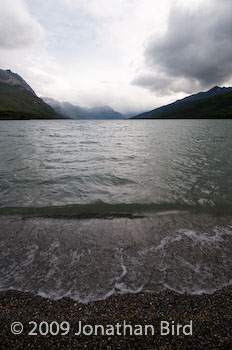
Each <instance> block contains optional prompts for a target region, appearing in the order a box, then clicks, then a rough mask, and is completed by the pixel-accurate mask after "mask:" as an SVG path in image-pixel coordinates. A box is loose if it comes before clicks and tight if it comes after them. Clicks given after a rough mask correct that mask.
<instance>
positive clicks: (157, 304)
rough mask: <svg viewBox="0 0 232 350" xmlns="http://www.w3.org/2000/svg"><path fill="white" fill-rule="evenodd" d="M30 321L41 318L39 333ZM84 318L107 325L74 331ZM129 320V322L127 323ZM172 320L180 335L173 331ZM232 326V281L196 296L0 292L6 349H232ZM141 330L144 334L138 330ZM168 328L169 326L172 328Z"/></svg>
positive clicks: (1, 345)
mask: <svg viewBox="0 0 232 350" xmlns="http://www.w3.org/2000/svg"><path fill="white" fill-rule="evenodd" d="M30 321H34V322H36V323H37V327H36V329H35V330H34V332H33V333H37V335H28V333H29V332H30V331H32V329H33V328H34V326H35V324H29V322H30ZM42 321H45V322H47V323H48V327H49V330H48V334H46V335H39V332H40V330H39V325H40V323H41V322H42ZM52 321H56V322H57V324H58V325H59V326H60V329H58V328H57V324H53V326H52V328H51V322H52ZM64 321H66V322H68V323H69V324H70V331H69V332H68V334H66V335H61V333H62V332H63V333H65V330H63V331H62V329H61V328H62V327H63V328H64V329H66V327H67V323H64V324H62V325H61V323H62V322H64ZM161 321H166V322H168V323H169V326H170V327H169V330H170V333H169V334H168V335H161ZM191 321H192V335H191V334H189V335H186V334H184V332H183V328H180V330H179V333H180V334H179V335H177V334H176V333H177V327H176V326H177V324H181V325H182V326H185V325H189V326H188V327H187V328H184V330H185V333H190V331H191V327H190V322H191ZM12 322H20V323H21V324H22V325H23V331H22V333H21V334H18V335H14V334H12V332H11V323H12ZM79 322H81V325H82V327H84V326H85V325H92V330H93V332H94V331H95V325H102V328H98V329H97V332H98V333H97V335H94V334H91V335H87V334H83V328H81V329H82V333H81V334H80V335H75V333H76V332H78V331H79V326H80V323H79ZM117 324H118V326H117V327H118V328H117V327H116V325H117ZM107 325H108V326H107ZM109 325H111V326H109ZM125 325H127V326H128V327H127V328H125ZM129 325H131V327H129ZM136 325H137V326H136ZM138 325H140V327H138ZM145 325H153V330H154V334H152V328H151V327H150V328H149V327H147V335H145V333H144V332H145ZM165 325H167V323H165ZM172 326H173V329H174V333H175V335H172V334H171V333H172ZM46 327H47V326H46V324H42V325H41V330H42V332H43V333H44V334H45V333H46V332H47V330H46ZM50 329H52V332H53V333H56V332H57V331H59V334H58V335H51V334H50ZM113 329H114V335H113V334H112V332H113ZM231 329H232V287H226V288H223V289H221V290H220V291H217V292H215V293H214V294H212V295H208V294H202V295H194V296H193V295H187V294H177V293H175V292H172V291H163V292H160V293H158V294H151V293H140V294H127V295H114V296H111V297H109V298H108V299H106V300H102V301H95V302H90V303H88V304H80V303H78V302H77V301H74V300H72V299H70V298H63V299H60V300H58V301H53V300H49V299H45V298H42V297H39V296H34V295H32V294H29V293H24V292H17V291H6V292H0V349H1V350H17V349H20V350H25V349H42V350H53V349H54V350H58V349H62V350H63V349H106V350H109V349H131V350H135V349H141V350H143V349H147V350H149V349H154V350H155V349H157V350H158V349H160V350H166V349H168V350H173V349H176V350H185V349H189V350H190V349H191V350H194V349H196V350H200V349H204V350H207V349H208V350H219V349H228V350H229V349H232V332H231ZM84 330H85V332H86V333H90V332H91V327H90V326H87V327H85V328H84ZM14 331H16V332H19V331H20V326H18V325H16V326H15V328H14ZM102 332H105V335H102ZM107 332H108V333H107ZM136 332H137V333H136ZM140 332H142V335H139V333H140ZM163 332H168V331H167V328H166V330H163ZM120 333H121V334H120ZM125 333H126V334H125ZM131 333H132V334H131Z"/></svg>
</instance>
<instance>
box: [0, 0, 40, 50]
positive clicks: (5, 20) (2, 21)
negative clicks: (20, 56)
mask: <svg viewBox="0 0 232 350" xmlns="http://www.w3.org/2000/svg"><path fill="white" fill-rule="evenodd" d="M43 34H44V30H43V28H42V26H41V25H40V24H39V22H38V21H37V20H36V18H34V17H33V16H31V14H30V13H29V11H28V9H27V6H26V4H25V2H24V1H23V0H17V1H15V0H7V1H1V5H0V48H1V49H17V48H26V47H30V46H33V45H35V44H36V43H37V42H38V41H40V40H41V39H42V37H43Z"/></svg>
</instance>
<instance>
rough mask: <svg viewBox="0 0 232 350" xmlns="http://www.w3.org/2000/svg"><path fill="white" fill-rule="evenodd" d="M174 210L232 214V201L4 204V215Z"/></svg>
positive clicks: (142, 213) (73, 215)
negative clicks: (20, 205) (212, 202)
mask: <svg viewBox="0 0 232 350" xmlns="http://www.w3.org/2000/svg"><path fill="white" fill-rule="evenodd" d="M170 211H178V212H179V211H188V212H197V213H210V214H213V215H231V214H232V208H231V206H230V205H228V204H218V205H214V206H204V205H200V204H199V205H187V204H182V203H115V204H112V203H106V202H102V201H96V202H93V203H88V204H68V205H62V206H44V207H42V206H40V207H33V206H25V207H13V206H10V207H1V208H0V215H23V216H24V215H25V216H27V215H28V216H39V217H53V218H56V217H64V218H69V217H70V218H77V219H82V218H89V219H90V218H97V217H99V218H111V217H129V218H130V217H131V218H137V217H144V216H147V215H149V214H150V213H152V212H154V213H162V212H164V213H166V212H170Z"/></svg>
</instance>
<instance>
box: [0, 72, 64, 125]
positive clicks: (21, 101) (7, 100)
mask: <svg viewBox="0 0 232 350" xmlns="http://www.w3.org/2000/svg"><path fill="white" fill-rule="evenodd" d="M59 118H61V116H60V115H58V114H57V113H56V112H55V111H54V109H53V108H52V107H50V106H49V105H47V104H46V103H44V102H43V101H42V100H41V99H40V98H39V97H37V96H36V94H35V92H34V91H33V90H32V88H31V87H30V86H29V85H28V84H27V83H26V81H25V80H24V79H23V78H21V77H20V76H19V75H18V74H16V73H12V72H11V71H10V70H2V69H0V119H59Z"/></svg>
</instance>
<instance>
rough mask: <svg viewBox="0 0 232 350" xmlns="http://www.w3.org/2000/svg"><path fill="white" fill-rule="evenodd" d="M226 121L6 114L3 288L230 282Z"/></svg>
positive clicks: (1, 136)
mask: <svg viewBox="0 0 232 350" xmlns="http://www.w3.org/2000/svg"><path fill="white" fill-rule="evenodd" d="M231 126H232V121H230V120H223V121H220V120H185V121H184V120H182V121H181V120H166V121H158V120H157V121H149V120H145V121H140V120H138V121H136V120H135V121H71V120H70V121H1V122H0V149H1V152H0V238H1V243H0V245H1V247H0V248H1V249H0V250H1V255H0V289H1V290H4V289H9V288H14V289H20V290H27V291H32V292H34V293H39V294H41V295H46V296H50V297H52V298H59V297H62V296H63V295H69V296H71V297H73V298H75V299H78V300H82V301H89V300H93V299H94V300H95V299H101V298H104V297H106V296H108V295H111V294H113V293H124V292H138V291H141V290H143V291H157V290H161V289H164V288H171V289H175V290H178V291H180V292H184V291H186V292H188V293H201V292H203V291H206V292H211V291H213V290H215V289H218V288H221V287H222V286H225V285H229V284H231V282H232V272H231V271H232V240H231V235H232V216H231V215H232V212H231V211H232V210H231V208H232V192H231V188H232V155H231V154H232V131H231ZM219 214H220V215H219Z"/></svg>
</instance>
